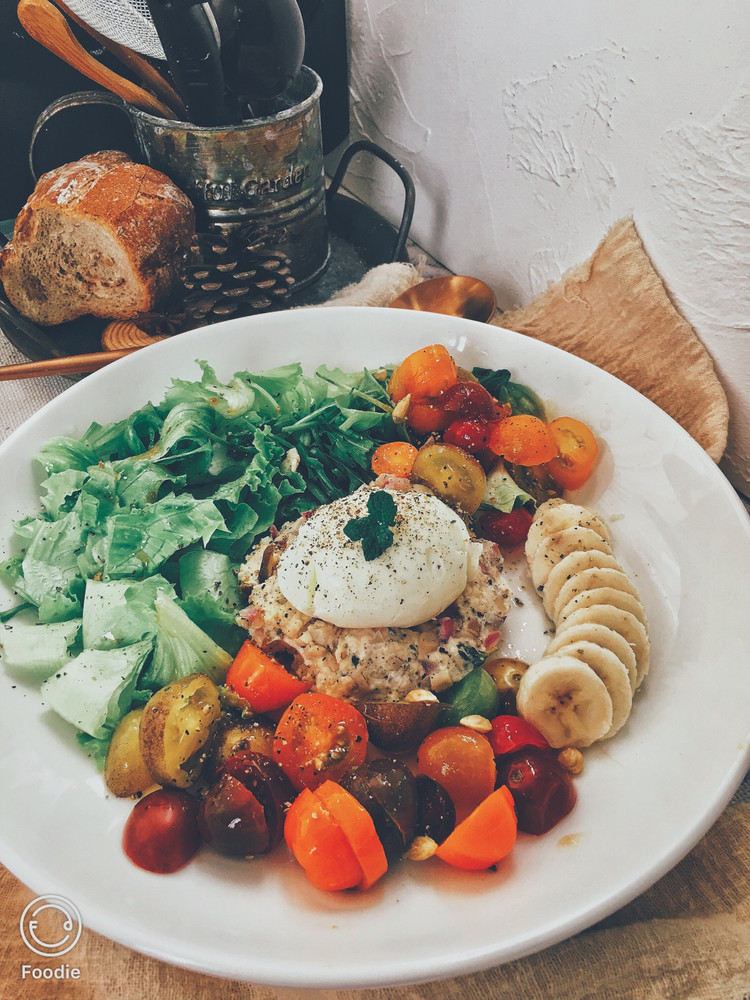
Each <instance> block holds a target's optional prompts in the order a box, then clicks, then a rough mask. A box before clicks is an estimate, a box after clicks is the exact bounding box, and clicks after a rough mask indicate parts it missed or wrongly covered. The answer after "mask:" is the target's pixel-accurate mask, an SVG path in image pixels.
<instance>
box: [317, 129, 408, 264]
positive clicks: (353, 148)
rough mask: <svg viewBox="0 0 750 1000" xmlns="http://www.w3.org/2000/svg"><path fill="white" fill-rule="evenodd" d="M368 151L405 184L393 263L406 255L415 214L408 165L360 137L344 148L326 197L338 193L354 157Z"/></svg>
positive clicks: (392, 258) (392, 254)
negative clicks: (405, 251) (407, 242)
mask: <svg viewBox="0 0 750 1000" xmlns="http://www.w3.org/2000/svg"><path fill="white" fill-rule="evenodd" d="M362 152H367V153H371V154H372V155H373V156H375V157H377V159H379V160H381V161H382V162H383V163H385V164H386V166H389V167H390V168H391V170H393V171H394V172H395V173H396V174H397V175H398V176H399V178H400V179H401V183H402V184H403V185H404V208H403V212H402V213H401V223H400V225H399V228H398V233H397V234H396V243H395V245H394V247H393V252H392V253H391V263H392V262H393V261H396V260H402V259H403V255H404V250H405V248H406V241H407V239H408V237H409V229H410V228H411V220H412V218H413V216H414V200H415V197H416V195H415V191H414V181H413V180H412V179H411V174H410V173H409V171H408V170H407V169H406V167H405V166H404V165H403V163H401V161H400V160H397V159H396V158H395V157H394V156H391V154H390V153H387V152H386V151H385V150H384V149H383V148H382V147H380V146H378V145H377V144H376V143H374V142H370V140H369V139H358V140H357V141H356V142H353V143H352V144H351V145H350V146H347V148H346V149H345V150H344V152H343V153H342V154H341V159H340V160H339V162H338V165H337V167H336V170H335V172H334V174H333V177H332V178H331V182H330V184H329V185H328V191H327V192H326V198H327V199H328V200H330V199H331V198H333V196H334V195H335V194H336V192H337V191H338V189H339V188H340V187H341V182H342V181H343V179H344V176H345V174H346V171H347V170H348V169H349V164H350V163H351V161H352V158H353V157H354V156H356V155H357V153H362Z"/></svg>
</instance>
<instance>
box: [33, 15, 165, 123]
mask: <svg viewBox="0 0 750 1000" xmlns="http://www.w3.org/2000/svg"><path fill="white" fill-rule="evenodd" d="M18 20H19V21H20V22H21V24H22V25H23V27H24V28H25V29H26V31H27V32H28V33H29V34H30V35H31V37H32V38H33V39H34V40H35V41H37V42H39V44H40V45H43V46H44V47H45V49H48V50H49V51H50V52H53V53H54V54H55V55H56V56H59V58H60V59H62V60H63V62H66V63H67V64H68V65H69V66H72V67H73V68H74V69H77V70H78V72H79V73H83V75H84V76H87V77H88V78H89V80H93V81H94V82H95V83H99V84H101V86H102V87H105V88H106V89H107V90H109V91H111V92H112V93H113V94H117V95H118V97H122V98H123V99H124V100H126V101H128V102H129V103H130V104H133V105H135V107H138V108H142V109H143V110H144V111H149V112H151V114H153V115H159V116H160V117H163V118H172V117H173V112H172V110H171V108H169V107H167V105H166V104H163V103H162V102H161V101H160V100H158V98H156V97H154V96H153V95H152V94H149V92H148V91H147V90H144V89H143V87H139V86H138V85H137V84H135V83H131V82H130V80H127V79H126V78H125V77H124V76H120V75H119V74H118V73H115V72H114V71H113V70H111V69H109V68H108V67H107V66H104V65H103V64H102V63H100V62H99V60H98V59H95V58H94V56H92V55H91V53H90V52H87V51H86V49H85V48H84V47H83V46H82V45H81V43H80V42H79V41H78V39H77V38H76V37H75V35H74V34H73V32H72V31H71V30H70V27H69V25H68V22H67V21H66V20H65V17H64V16H63V14H62V13H61V11H59V10H58V9H57V7H55V6H54V5H53V4H51V3H50V2H49V0H19V3H18Z"/></svg>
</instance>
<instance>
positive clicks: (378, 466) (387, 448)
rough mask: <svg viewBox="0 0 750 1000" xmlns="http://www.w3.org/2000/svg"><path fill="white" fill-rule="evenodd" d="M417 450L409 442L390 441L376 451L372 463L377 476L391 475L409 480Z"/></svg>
mask: <svg viewBox="0 0 750 1000" xmlns="http://www.w3.org/2000/svg"><path fill="white" fill-rule="evenodd" d="M416 457H417V449H416V448H415V447H414V445H413V444H409V442H408V441H389V442H387V443H386V444H381V445H380V446H379V447H378V448H376V449H375V451H374V452H373V455H372V459H371V461H370V465H371V467H372V471H373V472H374V473H375V475H376V476H382V475H390V476H403V477H404V478H405V479H406V478H408V476H409V473H410V472H411V467H412V465H414V459H415V458H416Z"/></svg>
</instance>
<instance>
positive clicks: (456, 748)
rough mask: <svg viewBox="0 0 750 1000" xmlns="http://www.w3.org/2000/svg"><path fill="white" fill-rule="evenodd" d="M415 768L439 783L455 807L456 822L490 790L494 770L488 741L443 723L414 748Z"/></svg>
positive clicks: (463, 817)
mask: <svg viewBox="0 0 750 1000" xmlns="http://www.w3.org/2000/svg"><path fill="white" fill-rule="evenodd" d="M417 772H418V774H426V775H427V777H428V778H432V779H433V781H437V783H438V784H439V785H442V786H443V788H444V789H445V790H446V792H447V793H448V795H450V797H451V799H452V801H453V804H454V806H455V807H456V819H457V821H458V822H461V820H463V819H465V818H466V816H468V815H469V813H470V812H472V810H473V809H476V807H477V806H478V805H479V803H480V802H481V801H482V800H483V799H486V798H487V796H488V795H489V794H490V793H491V792H492V790H493V789H494V787H495V778H496V774H497V771H496V765H495V755H494V753H493V751H492V747H491V746H490V744H489V741H488V740H487V738H486V737H485V736H482V735H481V734H480V733H475V732H473V731H472V730H471V729H467V727H466V726H445V727H444V728H442V729H436V730H434V732H432V733H430V735H429V736H427V737H426V738H425V739H424V740H423V741H422V743H421V744H420V747H419V750H418V752H417Z"/></svg>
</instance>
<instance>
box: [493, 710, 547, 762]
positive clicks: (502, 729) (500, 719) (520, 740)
mask: <svg viewBox="0 0 750 1000" xmlns="http://www.w3.org/2000/svg"><path fill="white" fill-rule="evenodd" d="M488 738H489V741H490V746H491V747H492V749H493V750H494V751H495V755H498V754H504V753H513V751H514V750H522V749H523V747H539V748H540V749H541V750H549V743H548V742H547V740H546V739H545V738H544V736H542V734H541V733H540V732H539V730H538V729H537V728H536V726H532V724H531V723H530V722H527V721H526V719H522V718H521V717H520V716H518V715H497V716H495V718H494V719H493V720H492V730H491V732H490V733H489V737H488Z"/></svg>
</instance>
